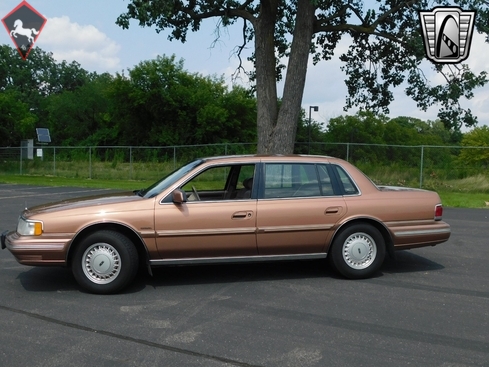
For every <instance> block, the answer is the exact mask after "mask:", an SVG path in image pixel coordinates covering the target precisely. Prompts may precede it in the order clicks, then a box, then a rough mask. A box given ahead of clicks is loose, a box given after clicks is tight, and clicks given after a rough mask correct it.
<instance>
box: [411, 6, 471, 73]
mask: <svg viewBox="0 0 489 367" xmlns="http://www.w3.org/2000/svg"><path fill="white" fill-rule="evenodd" d="M474 19H475V11H464V10H462V9H460V8H457V7H436V8H434V9H433V10H431V11H420V12H419V20H420V22H421V29H422V31H423V41H424V46H425V50H426V56H427V57H428V59H430V60H431V61H433V62H435V63H440V64H455V63H459V62H461V61H464V60H465V59H467V57H469V51H470V44H471V42H472V32H473V30H474Z"/></svg>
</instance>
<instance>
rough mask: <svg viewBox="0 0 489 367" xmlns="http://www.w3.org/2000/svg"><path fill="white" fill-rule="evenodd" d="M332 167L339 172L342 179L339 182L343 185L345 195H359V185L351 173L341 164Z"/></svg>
mask: <svg viewBox="0 0 489 367" xmlns="http://www.w3.org/2000/svg"><path fill="white" fill-rule="evenodd" d="M332 167H333V169H334V170H335V171H336V173H337V174H338V177H339V179H340V182H339V184H340V185H342V186H343V192H344V194H345V195H357V194H359V193H360V191H359V190H358V188H357V186H356V185H355V182H353V180H352V179H351V177H350V175H348V173H346V171H345V170H344V169H343V168H342V167H341V166H338V165H335V164H334V165H332Z"/></svg>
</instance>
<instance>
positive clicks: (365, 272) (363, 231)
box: [328, 223, 385, 279]
mask: <svg viewBox="0 0 489 367" xmlns="http://www.w3.org/2000/svg"><path fill="white" fill-rule="evenodd" d="M328 256H329V258H330V262H331V263H332V264H333V266H334V267H335V268H336V269H337V270H338V272H339V273H340V274H342V275H343V276H345V277H347V278H350V279H361V278H367V277H370V276H372V275H373V274H374V273H375V272H376V271H377V270H378V269H379V268H380V266H381V265H382V263H383V262H384V258H385V241H384V238H383V237H382V234H381V233H380V232H379V230H378V229H377V228H375V227H373V226H371V225H369V224H364V223H359V224H354V225H351V226H348V227H346V228H345V229H343V230H342V231H341V232H340V233H338V235H337V236H336V237H335V239H334V241H333V244H332V245H331V248H330V253H329V255H328Z"/></svg>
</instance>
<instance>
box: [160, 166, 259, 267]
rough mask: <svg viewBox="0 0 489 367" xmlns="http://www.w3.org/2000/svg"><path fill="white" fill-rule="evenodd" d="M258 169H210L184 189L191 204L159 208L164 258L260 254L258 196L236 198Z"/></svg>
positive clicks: (224, 167)
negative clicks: (247, 177) (257, 228)
mask: <svg viewBox="0 0 489 367" xmlns="http://www.w3.org/2000/svg"><path fill="white" fill-rule="evenodd" d="M254 167H255V166H254V165H250V164H239V165H238V164H235V165H225V166H224V165H219V166H210V167H207V168H206V169H204V170H203V171H202V172H200V173H199V174H197V175H196V176H194V177H193V178H191V179H190V180H189V181H187V182H186V183H184V184H183V185H181V186H180V189H181V190H183V191H185V193H186V196H187V198H188V200H187V201H186V202H183V203H180V204H175V203H172V202H165V203H160V204H157V205H156V208H155V228H156V235H157V238H156V242H157V247H158V252H159V254H160V256H161V258H162V259H182V258H186V259H191V258H196V259H197V258H200V259H202V258H215V257H234V256H250V255H256V254H257V247H256V198H252V197H247V198H237V193H238V192H239V191H241V190H242V189H243V185H242V182H239V180H244V179H243V177H245V176H246V175H251V176H252V175H253V174H254Z"/></svg>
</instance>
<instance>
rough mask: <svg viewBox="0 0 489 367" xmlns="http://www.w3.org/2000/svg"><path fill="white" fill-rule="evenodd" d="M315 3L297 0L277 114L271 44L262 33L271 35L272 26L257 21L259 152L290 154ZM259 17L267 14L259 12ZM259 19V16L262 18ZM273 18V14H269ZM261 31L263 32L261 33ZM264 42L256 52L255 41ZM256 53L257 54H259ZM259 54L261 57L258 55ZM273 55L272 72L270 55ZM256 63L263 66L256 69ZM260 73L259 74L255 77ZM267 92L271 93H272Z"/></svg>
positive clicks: (299, 107) (302, 86) (304, 78)
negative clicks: (260, 68)
mask: <svg viewBox="0 0 489 367" xmlns="http://www.w3.org/2000/svg"><path fill="white" fill-rule="evenodd" d="M314 11H315V6H314V4H313V2H312V0H298V4H297V16H296V24H295V29H294V34H293V40H292V45H291V49H290V55H289V63H288V67H287V74H286V78H285V85H284V94H283V97H282V104H281V107H280V111H279V112H278V114H277V89H276V88H277V87H276V81H275V55H274V48H273V46H272V50H270V49H269V48H268V47H269V44H268V43H266V42H265V40H264V39H263V38H262V36H269V37H270V34H269V33H270V32H272V34H271V36H273V29H272V30H271V31H270V30H268V29H267V31H265V29H260V32H259V30H258V29H259V28H260V27H261V26H263V25H266V26H269V24H268V23H265V22H261V21H260V22H258V24H257V29H256V30H255V31H256V32H255V33H256V34H255V37H256V39H255V40H256V73H257V81H256V86H257V109H258V116H257V117H258V121H257V125H258V126H257V127H258V153H259V154H291V153H293V152H294V142H295V137H296V132H297V123H298V121H299V116H300V113H301V102H302V95H303V93H304V85H305V82H306V73H307V61H308V58H309V51H310V47H311V41H312V35H313V25H314V18H315V17H314ZM261 16H263V19H264V18H265V17H266V16H269V14H268V15H265V13H263V12H262V14H261ZM263 19H261V20H263ZM273 19H275V17H274V18H273ZM262 32H263V33H262ZM259 44H260V45H266V46H267V47H266V48H264V49H263V50H262V51H263V54H260V55H259V53H258V45H259ZM259 56H260V58H259ZM262 57H263V59H261V58H262ZM271 58H272V59H273V73H272V71H271V69H270V68H271V65H270V64H271V62H270V59H271ZM259 67H263V68H265V67H267V69H266V71H265V70H259ZM258 75H260V78H258ZM272 84H273V87H272ZM271 93H275V95H274V96H272V95H271Z"/></svg>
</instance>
